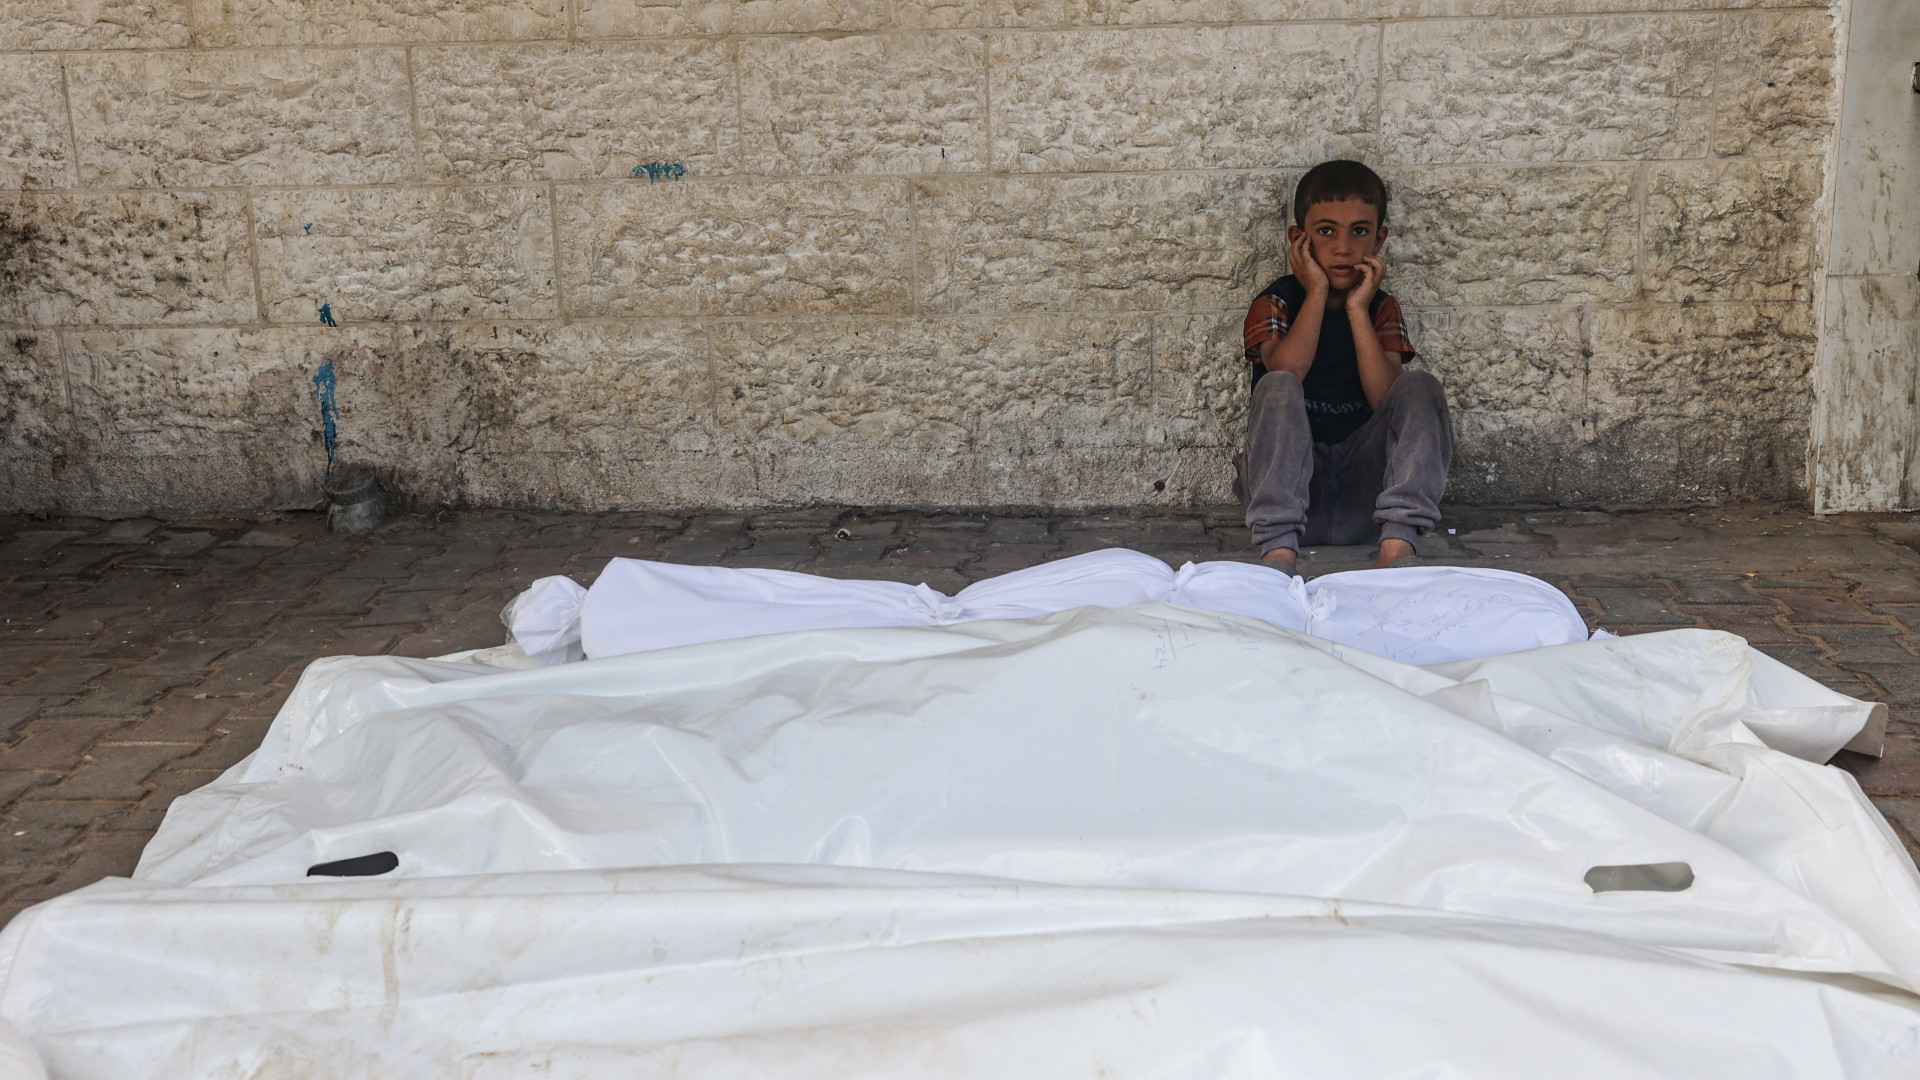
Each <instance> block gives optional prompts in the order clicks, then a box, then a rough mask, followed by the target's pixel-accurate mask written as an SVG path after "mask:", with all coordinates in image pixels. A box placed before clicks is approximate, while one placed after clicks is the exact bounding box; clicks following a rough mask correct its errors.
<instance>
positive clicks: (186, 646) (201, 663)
mask: <svg viewBox="0 0 1920 1080" xmlns="http://www.w3.org/2000/svg"><path fill="white" fill-rule="evenodd" d="M249 643H250V639H248V638H241V637H194V638H187V639H183V640H176V641H169V642H167V643H166V644H165V645H163V646H162V647H161V649H160V653H159V655H157V656H155V657H154V658H153V659H151V660H147V661H145V662H144V663H140V664H136V665H134V666H132V667H129V668H127V672H128V673H129V674H132V675H149V676H151V675H187V674H198V673H200V672H203V671H208V670H211V669H212V667H213V665H214V662H215V661H217V660H219V659H220V658H221V657H222V656H225V655H226V654H227V653H230V652H232V651H233V650H235V649H238V648H242V647H244V646H246V645H247V644H249Z"/></svg>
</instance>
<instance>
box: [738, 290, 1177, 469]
mask: <svg viewBox="0 0 1920 1080" xmlns="http://www.w3.org/2000/svg"><path fill="white" fill-rule="evenodd" d="M1150 347H1151V326H1150V319H1149V317H1147V316H1142V315H1125V316H1117V317H1112V318H1106V319H1102V320H1100V321H1099V322H1098V323H1092V324H1089V323H1088V322H1087V321H1086V320H1084V319H1080V318H1076V317H1072V316H1023V317H1014V318H971V317H960V318H952V317H947V318H933V319H874V318H842V319H806V320H780V321H771V320H754V321H748V322H727V323H720V324H716V325H715V326H714V362H715V369H716V372H717V381H718V389H719V395H718V396H719V412H718V415H719V420H720V425H721V429H722V431H723V432H724V433H725V435H726V441H727V443H728V444H731V445H734V446H736V447H737V448H738V452H737V453H735V454H732V455H730V457H731V459H732V460H731V462H730V467H729V471H728V472H729V480H730V483H729V489H728V490H729V491H730V492H734V493H735V494H736V497H738V498H740V499H742V501H746V502H752V501H756V500H760V501H765V500H769V499H771V500H773V501H777V502H791V501H795V500H796V499H798V500H799V501H807V500H808V499H813V500H834V501H846V500H851V501H867V502H881V503H885V502H900V501H921V502H934V503H945V504H949V505H953V504H982V503H993V502H1006V501H1009V500H1012V501H1023V502H1036V503H1038V502H1048V501H1056V500H1058V501H1062V502H1063V504H1074V505H1084V504H1085V502H1086V501H1087V500H1088V499H1089V498H1090V497H1092V496H1095V495H1098V496H1099V497H1097V498H1093V499H1092V501H1095V502H1098V501H1101V499H1102V498H1104V499H1106V500H1107V501H1111V500H1112V499H1113V498H1115V497H1117V493H1116V487H1115V485H1116V481H1117V480H1120V479H1121V478H1122V477H1124V478H1125V482H1123V483H1121V484H1120V487H1121V488H1123V489H1125V494H1126V496H1128V497H1137V496H1138V495H1139V494H1140V492H1142V491H1150V485H1151V478H1150V477H1148V478H1142V475H1143V474H1142V473H1141V470H1140V467H1137V466H1128V467H1127V468H1126V469H1124V470H1123V471H1121V472H1119V473H1117V474H1116V473H1114V472H1110V471H1107V467H1106V466H1107V463H1108V462H1110V461H1111V460H1113V459H1115V458H1116V456H1117V457H1119V458H1124V459H1128V460H1136V459H1143V457H1142V456H1143V454H1147V453H1148V450H1146V449H1143V444H1146V443H1149V442H1152V441H1153V440H1154V432H1152V431H1151V430H1150V429H1151V428H1152V427H1153V425H1154V423H1155V420H1156V418H1155V417H1154V415H1153V413H1152V401H1151V394H1150V391H1149V382H1148V376H1149V364H1150V351H1149V350H1150ZM785 484H791V485H795V486H794V487H791V488H786V489H783V488H782V487H781V486H780V485H785Z"/></svg>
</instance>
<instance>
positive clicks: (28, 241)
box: [0, 207, 47, 300]
mask: <svg viewBox="0 0 1920 1080" xmlns="http://www.w3.org/2000/svg"><path fill="white" fill-rule="evenodd" d="M46 251H47V242H46V236H45V234H44V233H43V232H42V230H41V229H40V228H39V226H38V225H36V224H35V223H34V222H33V220H32V219H31V218H29V217H27V216H26V215H25V214H24V213H23V212H22V211H21V210H20V209H19V208H18V207H15V208H13V209H7V208H4V207H0V300H6V299H10V298H12V297H15V296H18V295H20V294H21V293H22V292H24V291H25V290H26V287H27V282H29V281H32V280H33V278H34V276H35V273H36V272H37V270H38V267H39V265H40V263H41V261H42V260H43V259H44V258H45V256H46Z"/></svg>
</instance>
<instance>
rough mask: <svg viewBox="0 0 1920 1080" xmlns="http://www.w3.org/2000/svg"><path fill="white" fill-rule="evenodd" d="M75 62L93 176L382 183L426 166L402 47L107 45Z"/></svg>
mask: <svg viewBox="0 0 1920 1080" xmlns="http://www.w3.org/2000/svg"><path fill="white" fill-rule="evenodd" d="M67 73H68V93H69V95H70V96H71V99H72V103H73V122H74V135H75V139H76V140H77V142H78V148H77V150H78V153H79V157H80V179H81V183H83V184H87V185H98V186H107V187H145V186H158V187H194V186H201V185H227V184H378V183H389V182H392V181H396V180H401V179H405V178H407V177H409V176H411V175H412V174H413V171H414V151H413V131H412V118H411V109H410V107H409V104H408V92H407V62H406V54H405V52H403V51H402V50H400V49H316V50H311V51H295V50H285V49H269V50H263V51H258V52H253V51H234V52H194V53H139V54H113V53H107V54H100V55H95V56H84V57H75V58H73V59H72V60H70V61H69V62H68V65H67Z"/></svg>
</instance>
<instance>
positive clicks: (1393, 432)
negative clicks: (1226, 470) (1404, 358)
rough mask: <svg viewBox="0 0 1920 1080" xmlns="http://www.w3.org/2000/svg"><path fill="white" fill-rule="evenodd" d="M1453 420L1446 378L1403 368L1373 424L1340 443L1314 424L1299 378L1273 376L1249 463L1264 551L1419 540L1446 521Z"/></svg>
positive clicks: (1258, 404)
mask: <svg viewBox="0 0 1920 1080" xmlns="http://www.w3.org/2000/svg"><path fill="white" fill-rule="evenodd" d="M1452 461H1453V421H1452V420H1451V418H1449V417H1448V415H1447V395H1446V392H1445V391H1443V390H1442V389H1441V388H1440V380H1439V379H1436V378H1434V377H1433V376H1432V375H1430V374H1428V373H1426V372H1424V371H1403V372H1401V374H1400V377H1399V378H1398V379H1396V380H1394V383H1393V389H1391V390H1388V391H1387V399H1386V400H1385V401H1383V402H1381V403H1380V408H1379V409H1377V410H1375V411H1374V414H1373V416H1372V417H1371V418H1369V419H1368V420H1367V422H1366V424H1365V426H1363V427H1361V428H1360V430H1358V431H1356V432H1354V433H1353V434H1352V435H1349V436H1347V438H1345V439H1344V440H1342V441H1340V442H1339V443H1336V444H1334V445H1332V446H1328V445H1327V444H1325V443H1316V442H1314V441H1313V436H1312V435H1311V434H1310V433H1309V431H1308V428H1307V400H1306V395H1305V393H1304V392H1303V391H1302V390H1301V387H1300V380H1299V379H1297V378H1295V377H1294V376H1292V375H1289V374H1287V373H1286V372H1284V371H1274V372H1269V373H1268V374H1267V375H1266V376H1265V377H1264V378H1262V379H1261V380H1260V381H1259V382H1258V383H1256V384H1255V385H1254V388H1253V413H1252V415H1251V416H1250V417H1249V418H1248V421H1247V452H1246V454H1245V455H1243V457H1242V460H1241V462H1240V465H1241V473H1240V480H1241V484H1240V490H1241V498H1242V499H1243V500H1244V501H1245V502H1246V506H1247V527H1248V528H1250V529H1252V530H1253V544H1254V546H1255V547H1257V548H1259V549H1260V550H1261V552H1262V553H1265V552H1268V551H1272V550H1273V549H1274V548H1282V547H1284V548H1293V549H1294V550H1296V551H1297V550H1299V548H1300V545H1301V544H1303V543H1305V544H1364V543H1368V542H1370V541H1372V540H1374V539H1376V538H1378V539H1380V540H1405V541H1407V542H1408V543H1412V542H1413V541H1414V539H1415V538H1416V537H1418V536H1419V535H1420V534H1421V533H1424V532H1427V531H1428V530H1430V529H1432V528H1433V526H1434V523H1435V522H1437V521H1439V520H1440V495H1441V493H1442V492H1444V491H1445V490H1446V487H1447V466H1448V465H1449V464H1451V463H1452Z"/></svg>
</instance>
